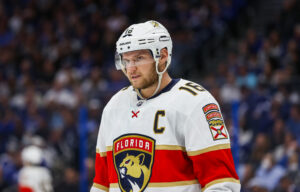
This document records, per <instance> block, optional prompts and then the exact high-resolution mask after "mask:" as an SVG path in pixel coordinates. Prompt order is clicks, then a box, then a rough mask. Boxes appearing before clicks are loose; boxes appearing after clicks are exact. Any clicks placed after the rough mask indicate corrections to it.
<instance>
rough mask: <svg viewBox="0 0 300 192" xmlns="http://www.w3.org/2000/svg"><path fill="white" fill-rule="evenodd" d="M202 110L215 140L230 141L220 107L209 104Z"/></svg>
mask: <svg viewBox="0 0 300 192" xmlns="http://www.w3.org/2000/svg"><path fill="white" fill-rule="evenodd" d="M202 110H203V113H204V115H205V118H206V121H207V123H208V126H209V129H210V132H211V134H212V137H213V140H220V139H228V133H227V131H226V128H225V124H224V120H223V117H222V114H221V112H220V109H219V106H218V105H217V104H215V103H209V104H207V105H205V106H204V107H202Z"/></svg>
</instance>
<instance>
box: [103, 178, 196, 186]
mask: <svg viewBox="0 0 300 192" xmlns="http://www.w3.org/2000/svg"><path fill="white" fill-rule="evenodd" d="M193 184H199V182H198V180H196V179H195V180H190V181H176V182H156V183H148V186H147V188H149V187H178V186H184V185H193ZM109 186H110V187H111V188H118V187H119V185H118V183H111V184H110V185H109Z"/></svg>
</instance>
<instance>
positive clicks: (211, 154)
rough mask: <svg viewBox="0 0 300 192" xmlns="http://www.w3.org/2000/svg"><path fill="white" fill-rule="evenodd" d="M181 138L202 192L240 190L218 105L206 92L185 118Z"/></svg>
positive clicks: (227, 136) (235, 191)
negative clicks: (182, 137)
mask: <svg viewBox="0 0 300 192" xmlns="http://www.w3.org/2000/svg"><path fill="white" fill-rule="evenodd" d="M184 137H185V146H186V150H187V154H188V156H189V158H190V159H191V160H192V162H193V169H194V174H195V175H196V177H197V179H198V181H199V183H200V185H201V188H202V191H205V192H208V191H234V192H237V191H240V182H239V178H238V176H237V173H236V171H235V167H234V162H233V158H232V154H231V148H230V140H229V135H228V132H227V130H226V126H225V123H224V120H223V117H222V114H221V110H220V106H219V104H218V103H217V102H216V100H215V99H214V98H213V97H212V96H211V95H210V94H209V93H207V94H205V95H204V99H203V98H202V99H201V102H198V104H195V106H193V109H192V110H191V113H190V114H189V115H188V116H187V120H186V122H185V126H184Z"/></svg>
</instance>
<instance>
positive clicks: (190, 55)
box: [0, 0, 300, 192]
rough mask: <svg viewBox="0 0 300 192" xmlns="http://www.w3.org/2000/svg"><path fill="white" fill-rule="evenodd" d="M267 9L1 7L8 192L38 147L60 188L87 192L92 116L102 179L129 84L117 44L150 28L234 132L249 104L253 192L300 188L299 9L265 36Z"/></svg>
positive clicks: (1, 164)
mask: <svg viewBox="0 0 300 192" xmlns="http://www.w3.org/2000/svg"><path fill="white" fill-rule="evenodd" d="M259 2H260V1H258V0H253V1H250V0H248V1H247V0H203V1H198V0H189V1H184V0H178V1H171V0H156V1H154V0H143V1H139V0H113V1H109V0H100V1H93V0H61V1H59V0H2V1H0V191H3V192H13V191H17V185H18V177H19V172H20V169H21V168H22V166H23V163H22V158H21V151H22V149H23V148H24V147H26V146H30V145H35V146H38V147H40V148H41V149H42V150H43V154H44V158H43V161H42V163H41V164H42V166H44V167H46V168H48V169H49V170H50V173H51V175H52V177H53V181H52V183H53V189H54V191H57V192H60V191H74V192H75V191H79V180H80V177H81V175H80V166H79V156H80V155H79V153H80V152H79V146H80V139H79V138H80V133H81V131H80V125H81V124H80V123H81V122H79V120H80V115H79V114H80V110H81V109H86V110H87V112H88V116H87V118H86V120H85V126H84V127H85V129H86V131H87V136H88V145H87V158H86V159H85V161H84V163H85V166H86V167H87V170H88V174H87V177H88V181H89V183H91V182H92V178H93V174H94V170H93V169H94V167H93V166H94V156H95V145H96V138H97V134H98V126H99V123H100V120H101V112H102V109H103V107H104V106H105V104H106V103H107V102H108V100H109V99H110V97H111V96H112V95H113V94H114V93H116V92H117V91H118V90H119V89H121V88H123V87H124V86H127V85H128V84H129V83H128V81H127V80H126V78H125V77H124V75H123V74H122V72H120V71H116V70H115V67H114V54H115V42H116V40H117V38H118V37H119V35H120V34H121V32H122V31H123V30H124V29H125V28H126V27H127V26H128V25H130V24H132V23H137V22H143V21H146V20H149V19H154V20H157V21H159V22H161V23H162V24H163V25H165V26H166V28H167V29H168V30H169V32H170V33H171V36H172V40H173V44H174V49H173V57H172V64H171V67H170V73H171V74H172V76H173V77H183V78H187V79H190V80H194V81H196V82H198V83H199V84H201V85H203V86H204V87H205V88H206V89H207V90H209V91H210V92H211V93H212V94H213V95H214V96H215V97H216V99H217V100H218V102H219V103H220V105H221V107H222V109H223V112H222V113H223V116H224V118H225V122H226V125H227V128H228V129H229V131H230V132H231V133H232V135H233V134H235V133H236V132H235V131H234V129H233V124H234V123H233V122H232V110H231V109H232V103H233V102H239V113H238V115H239V136H238V143H239V153H238V155H239V166H238V167H237V170H238V174H239V176H240V179H241V183H242V191H245V192H252V191H253V192H265V191H266V192H268V191H270V192H285V191H289V192H296V191H300V171H299V161H300V156H299V155H300V150H299V149H300V148H299V146H300V58H299V55H300V54H299V53H300V12H299V10H300V1H299V0H282V6H281V10H280V14H279V16H278V18H274V20H273V22H272V23H268V25H265V27H264V28H263V29H262V30H258V29H256V28H255V25H253V23H254V22H253V20H255V19H259V18H255V11H256V10H257V7H258V5H259ZM212 57H213V58H216V59H215V60H214V64H212V63H210V62H209V61H212V59H211V58H212ZM212 66H213V67H212Z"/></svg>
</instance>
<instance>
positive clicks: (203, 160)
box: [190, 149, 239, 188]
mask: <svg viewBox="0 0 300 192" xmlns="http://www.w3.org/2000/svg"><path fill="white" fill-rule="evenodd" d="M190 158H191V159H192V161H193V166H194V171H195V174H196V176H197V178H198V180H199V183H200V184H201V186H202V188H204V187H206V185H207V184H208V183H211V182H212V181H215V180H218V179H224V178H234V179H236V180H238V179H239V177H238V175H237V174H236V171H235V168H234V163H233V159H232V155H231V150H230V149H222V150H217V151H210V152H207V153H203V154H200V155H196V156H190ZM203 170H206V171H203Z"/></svg>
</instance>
